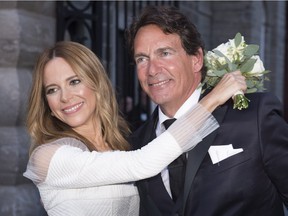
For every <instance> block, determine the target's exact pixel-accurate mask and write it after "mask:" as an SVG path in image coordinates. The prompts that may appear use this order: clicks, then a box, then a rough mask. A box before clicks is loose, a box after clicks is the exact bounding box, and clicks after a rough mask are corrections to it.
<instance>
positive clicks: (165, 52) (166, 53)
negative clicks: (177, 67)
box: [162, 51, 170, 56]
mask: <svg viewBox="0 0 288 216" xmlns="http://www.w3.org/2000/svg"><path fill="white" fill-rule="evenodd" d="M169 54H170V53H169V52H168V51H164V52H163V53H162V55H163V56H168V55H169Z"/></svg>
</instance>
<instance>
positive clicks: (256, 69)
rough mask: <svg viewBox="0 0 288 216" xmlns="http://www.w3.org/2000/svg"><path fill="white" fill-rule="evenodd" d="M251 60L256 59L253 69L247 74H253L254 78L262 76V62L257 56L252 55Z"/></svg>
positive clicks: (263, 69)
mask: <svg viewBox="0 0 288 216" xmlns="http://www.w3.org/2000/svg"><path fill="white" fill-rule="evenodd" d="M251 59H256V62H255V64H254V67H253V69H252V70H251V71H250V72H249V73H250V74H254V76H262V73H263V72H264V71H265V68H264V65H263V62H262V60H261V59H260V57H259V56H258V55H254V56H252V57H251Z"/></svg>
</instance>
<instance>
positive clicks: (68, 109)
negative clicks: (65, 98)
mask: <svg viewBox="0 0 288 216" xmlns="http://www.w3.org/2000/svg"><path fill="white" fill-rule="evenodd" d="M83 104H84V102H81V103H78V104H76V105H73V106H69V107H66V108H64V109H62V110H63V112H64V113H73V112H76V111H77V110H79V109H80V107H81V106H82V105H83Z"/></svg>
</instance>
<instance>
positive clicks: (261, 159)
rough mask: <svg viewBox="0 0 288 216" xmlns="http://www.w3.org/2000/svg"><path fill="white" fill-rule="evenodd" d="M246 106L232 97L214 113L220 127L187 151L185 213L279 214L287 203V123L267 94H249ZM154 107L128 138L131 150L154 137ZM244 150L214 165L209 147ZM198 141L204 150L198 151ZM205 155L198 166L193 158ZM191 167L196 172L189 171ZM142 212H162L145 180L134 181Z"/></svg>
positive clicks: (208, 215)
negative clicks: (239, 107)
mask: <svg viewBox="0 0 288 216" xmlns="http://www.w3.org/2000/svg"><path fill="white" fill-rule="evenodd" d="M247 97H248V98H249V99H250V101H251V102H250V104H249V107H248V109H245V110H237V109H233V104H232V101H231V100H230V101H228V102H227V103H226V104H224V105H223V106H221V107H219V108H218V109H216V110H215V111H214V112H213V115H214V116H215V117H216V118H217V120H218V122H219V124H220V127H219V128H218V129H217V130H216V131H215V132H213V133H212V134H210V135H209V136H207V137H206V138H205V139H204V140H203V141H202V142H201V143H199V144H198V145H197V146H196V148H194V149H193V150H191V151H190V152H189V158H188V162H187V163H188V164H187V169H186V179H185V190H184V196H183V200H184V201H183V202H182V204H183V213H184V215H185V216H188V215H193V216H212V215H213V216H238V215H239V216H240V215H241V216H281V215H284V212H283V206H282V203H284V204H285V205H286V206H288V125H287V122H285V120H284V119H283V117H282V105H281V104H280V102H279V101H278V100H277V99H276V97H274V96H272V95H271V94H269V93H254V94H247ZM157 119H158V113H157V111H156V112H154V114H153V115H152V116H151V118H150V119H149V120H148V121H147V123H146V124H145V125H143V127H141V128H139V130H137V131H136V132H135V133H134V134H133V135H132V136H131V140H130V141H131V142H132V145H133V147H134V148H135V149H137V148H141V147H142V146H144V145H146V144H147V143H148V142H149V141H150V140H151V139H153V138H154V137H155V130H154V129H155V125H156V123H157V121H158V120H157ZM228 144H232V145H233V147H234V148H243V150H244V151H243V152H242V153H239V154H236V155H234V156H231V157H229V158H227V159H225V160H223V161H221V162H219V163H218V164H214V165H213V164H212V161H211V159H210V156H209V154H208V153H207V150H208V148H209V146H210V145H228ZM200 145H206V148H207V150H206V151H204V154H203V156H201V155H200V153H199V152H200V151H199V149H200V148H199V147H200ZM197 157H200V158H201V157H203V160H200V161H201V162H199V167H198V165H197V164H195V163H194V162H193V160H195V158H197ZM193 169H194V170H196V171H197V172H195V173H196V175H195V177H194V176H192V175H191V172H193ZM137 186H138V189H139V194H140V199H141V205H140V209H141V213H140V214H142V215H149V216H156V215H161V214H160V212H159V211H158V209H157V207H156V205H155V203H154V202H153V200H152V199H151V197H150V194H147V191H146V187H147V180H142V181H139V182H138V183H137Z"/></svg>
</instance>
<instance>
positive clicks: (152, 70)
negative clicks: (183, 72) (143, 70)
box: [148, 60, 160, 76]
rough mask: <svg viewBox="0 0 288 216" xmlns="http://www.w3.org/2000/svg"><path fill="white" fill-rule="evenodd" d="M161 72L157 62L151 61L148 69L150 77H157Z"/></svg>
mask: <svg viewBox="0 0 288 216" xmlns="http://www.w3.org/2000/svg"><path fill="white" fill-rule="evenodd" d="M159 71H160V67H159V64H158V62H157V60H150V62H149V68H148V73H149V75H150V76H155V75H156V74H158V73H159Z"/></svg>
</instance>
